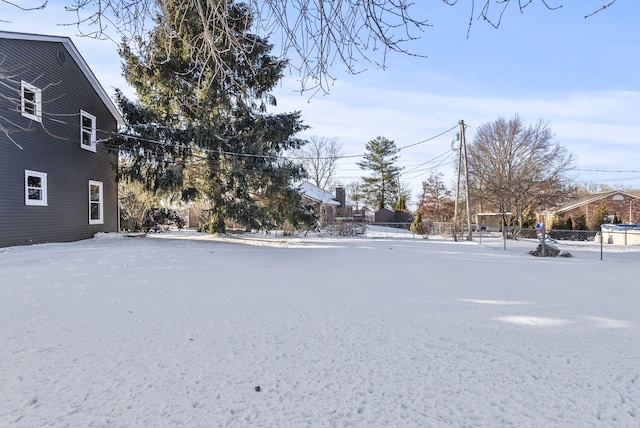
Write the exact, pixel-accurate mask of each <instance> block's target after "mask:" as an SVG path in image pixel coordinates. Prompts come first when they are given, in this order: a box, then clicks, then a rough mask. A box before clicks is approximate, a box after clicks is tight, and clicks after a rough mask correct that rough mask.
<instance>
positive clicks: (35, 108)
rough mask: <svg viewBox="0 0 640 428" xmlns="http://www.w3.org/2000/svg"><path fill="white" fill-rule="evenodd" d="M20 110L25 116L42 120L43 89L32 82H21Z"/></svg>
mask: <svg viewBox="0 0 640 428" xmlns="http://www.w3.org/2000/svg"><path fill="white" fill-rule="evenodd" d="M20 94H21V95H20V110H21V112H22V115H23V116H24V117H28V118H29V119H31V120H35V121H37V122H42V91H41V90H40V88H37V87H35V86H33V85H32V84H30V83H27V82H24V81H22V82H21V84H20Z"/></svg>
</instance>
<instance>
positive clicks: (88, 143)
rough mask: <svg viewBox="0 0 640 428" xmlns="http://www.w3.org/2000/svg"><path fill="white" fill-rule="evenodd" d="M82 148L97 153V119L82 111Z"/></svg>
mask: <svg viewBox="0 0 640 428" xmlns="http://www.w3.org/2000/svg"><path fill="white" fill-rule="evenodd" d="M80 147H82V148H83V149H86V150H91V151H92V152H95V151H96V117H95V116H94V115H92V114H89V113H87V112H86V111H83V110H80Z"/></svg>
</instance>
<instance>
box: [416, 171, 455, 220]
mask: <svg viewBox="0 0 640 428" xmlns="http://www.w3.org/2000/svg"><path fill="white" fill-rule="evenodd" d="M442 177H443V174H442V173H441V172H432V173H431V175H429V178H427V180H426V181H423V182H422V193H421V194H420V200H419V201H418V213H420V215H421V216H422V218H423V219H424V220H431V221H450V220H451V219H452V218H453V206H454V201H453V197H452V193H451V190H449V189H447V187H446V186H445V185H444V181H443V178H442Z"/></svg>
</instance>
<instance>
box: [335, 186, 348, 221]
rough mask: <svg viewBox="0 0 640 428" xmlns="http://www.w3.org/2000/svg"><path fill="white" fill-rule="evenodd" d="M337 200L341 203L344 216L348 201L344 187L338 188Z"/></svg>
mask: <svg viewBox="0 0 640 428" xmlns="http://www.w3.org/2000/svg"><path fill="white" fill-rule="evenodd" d="M336 200H337V201H338V202H340V213H341V215H343V213H344V209H345V201H346V199H345V192H344V187H336Z"/></svg>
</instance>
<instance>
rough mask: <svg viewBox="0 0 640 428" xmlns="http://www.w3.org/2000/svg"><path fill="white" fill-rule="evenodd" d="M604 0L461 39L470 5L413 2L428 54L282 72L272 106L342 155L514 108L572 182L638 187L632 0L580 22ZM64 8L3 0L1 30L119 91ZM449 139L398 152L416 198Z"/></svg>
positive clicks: (346, 170) (117, 80) (515, 18)
mask: <svg viewBox="0 0 640 428" xmlns="http://www.w3.org/2000/svg"><path fill="white" fill-rule="evenodd" d="M609 1H610V0H581V1H575V0H547V3H548V4H550V5H552V6H555V5H558V6H559V5H562V8H560V9H558V10H553V11H551V10H548V9H547V8H546V7H544V5H543V3H542V1H541V0H534V2H533V3H532V4H530V5H529V6H528V7H527V8H526V9H525V11H524V13H520V11H519V10H518V8H517V1H516V0H513V1H512V4H511V5H510V7H509V8H508V9H507V11H506V13H505V14H504V17H503V21H502V25H501V26H500V28H499V29H495V28H493V27H491V26H490V25H488V24H486V23H484V22H482V21H480V20H478V19H476V18H477V15H478V12H479V11H478V10H476V11H475V15H474V19H473V22H472V27H471V32H470V34H469V37H468V38H467V26H468V23H469V19H470V13H471V11H470V9H469V6H468V4H469V3H470V2H463V1H459V2H458V3H457V4H456V5H455V6H447V5H446V4H444V3H443V2H441V1H437V0H432V1H424V0H422V1H416V2H415V4H414V5H413V6H412V9H411V10H413V15H414V16H415V17H417V18H420V19H426V20H428V21H429V23H430V24H431V25H432V27H429V28H427V29H426V30H425V31H424V32H423V33H421V34H418V35H419V36H420V37H421V39H420V40H418V41H415V42H412V43H411V44H409V45H407V48H409V49H410V50H412V51H414V52H416V53H419V54H423V55H426V56H427V58H415V57H409V56H405V55H402V54H391V55H390V56H389V57H388V58H387V66H388V68H387V70H384V71H383V70H381V69H379V68H377V67H376V66H375V64H368V65H366V64H365V66H364V67H363V68H367V71H366V72H364V73H361V74H357V75H347V74H345V73H344V72H343V70H344V68H345V67H343V66H342V65H341V64H336V65H335V66H334V68H333V69H332V72H333V74H334V75H335V76H336V77H337V80H336V82H335V84H334V85H333V86H332V87H331V91H330V93H329V94H328V95H323V94H318V95H316V96H314V97H311V98H309V96H308V95H299V94H298V93H296V92H295V90H296V89H299V84H298V82H297V78H298V76H297V75H296V74H295V72H292V73H290V74H287V76H286V77H285V79H284V80H283V82H282V84H281V86H280V87H279V88H278V89H277V90H276V92H275V95H276V97H277V98H278V108H277V110H274V112H275V111H291V110H301V111H302V117H303V119H304V121H305V123H306V124H307V125H309V126H311V129H309V130H308V131H306V132H305V133H304V136H312V135H317V136H324V137H329V138H337V139H338V140H340V141H341V142H342V144H343V152H344V154H346V155H358V154H362V153H364V150H365V144H366V142H367V141H369V140H371V139H373V138H375V137H377V136H379V135H381V136H385V137H387V138H389V139H391V140H394V141H395V142H396V144H397V145H398V146H399V147H402V146H406V145H411V144H415V143H418V142H420V141H423V140H427V139H430V138H431V137H434V136H436V135H438V134H440V133H442V132H443V131H445V130H447V129H449V128H451V127H453V126H455V125H456V124H457V123H458V121H459V120H464V121H465V123H466V124H467V125H468V126H469V128H468V131H467V138H468V140H469V141H470V140H471V139H473V135H474V129H476V128H477V127H478V126H480V125H482V124H484V123H487V122H490V121H493V120H495V119H497V118H498V117H501V116H502V117H505V118H509V117H511V116H513V115H514V114H519V115H520V116H521V118H523V119H524V120H525V121H526V122H527V123H534V122H537V121H538V120H540V119H542V120H544V121H546V122H547V123H548V125H549V127H550V128H551V130H552V131H553V132H554V133H555V135H556V140H557V142H558V143H560V144H561V145H563V146H565V147H566V148H567V149H568V150H569V151H570V152H571V153H573V154H574V156H575V158H576V162H575V166H576V168H577V170H576V171H575V173H574V178H575V180H576V181H577V182H580V183H602V184H609V185H614V186H617V185H621V186H635V187H637V188H640V150H639V149H638V142H639V141H640V120H639V118H640V30H639V28H640V2H637V1H635V0H617V1H616V3H615V4H613V5H612V6H611V7H609V8H608V9H606V10H604V11H602V12H599V13H597V14H595V15H593V16H591V17H590V18H587V19H585V15H588V14H589V13H591V12H593V11H595V10H597V9H599V8H600V7H602V6H603V5H604V4H607V3H609ZM20 3H21V4H23V5H27V4H28V5H35V4H38V2H37V1H32V0H25V1H22V2H20ZM478 3H479V2H476V4H478ZM64 4H67V3H66V2H64V1H60V0H55V1H53V2H50V3H49V6H48V7H47V9H46V10H45V11H35V12H19V11H18V10H16V9H15V8H13V7H12V6H10V5H7V4H1V5H0V19H1V20H4V21H11V22H0V29H2V30H6V31H22V32H32V33H41V34H56V35H65V36H71V37H72V38H73V40H74V43H75V44H76V46H77V47H78V49H79V50H80V52H81V53H82V55H83V56H84V57H85V59H86V60H87V62H88V63H89V65H90V66H91V67H92V69H93V71H94V73H95V74H96V75H97V77H98V78H99V79H100V80H101V81H102V82H103V86H104V87H105V89H106V90H107V91H108V92H109V93H112V92H113V90H112V88H113V87H120V88H123V87H124V86H125V85H126V83H125V82H124V80H123V79H122V77H121V76H120V61H119V58H118V56H117V53H116V47H115V45H114V44H113V43H111V42H108V41H98V40H92V39H86V38H77V37H74V35H75V33H76V29H75V28H74V27H73V26H71V27H63V26H59V25H56V24H59V23H68V22H73V21H74V16H73V15H72V14H69V13H65V12H64V10H63V5H64ZM34 23H37V25H34ZM416 34H417V33H416ZM376 59H379V58H376ZM363 64H364V62H363ZM125 92H126V90H125ZM454 135H455V131H451V132H450V133H448V134H446V135H443V136H441V137H439V138H435V139H433V140H430V141H428V142H425V143H423V144H418V145H416V146H413V147H411V148H408V149H405V150H402V151H401V152H400V155H401V158H400V165H401V166H404V167H405V174H404V175H403V177H402V181H403V182H405V183H406V184H408V185H409V186H410V187H411V188H412V190H413V193H414V198H413V201H414V202H415V201H416V200H417V194H418V192H419V190H420V183H421V182H422V181H423V180H424V179H426V178H427V177H428V175H429V173H430V172H431V171H432V170H433V168H437V170H438V171H439V172H442V173H444V174H445V177H446V180H447V182H448V183H451V182H452V181H453V177H454V164H455V154H454V153H453V152H451V141H452V139H453V137H454ZM434 158H437V159H436V160H435V161H433V162H430V161H431V160H432V159H434ZM357 160H358V159H354V158H349V159H344V160H342V161H341V162H340V168H339V176H338V177H337V178H338V179H339V180H340V181H342V182H343V183H344V184H347V183H348V182H350V181H353V180H355V179H357V178H358V177H360V176H361V175H362V174H363V172H362V171H360V170H359V169H358V167H357V166H355V162H356V161H357ZM617 171H629V172H617Z"/></svg>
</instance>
